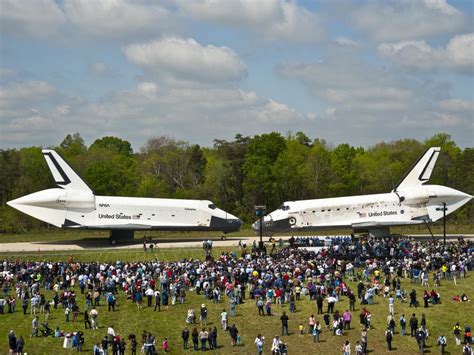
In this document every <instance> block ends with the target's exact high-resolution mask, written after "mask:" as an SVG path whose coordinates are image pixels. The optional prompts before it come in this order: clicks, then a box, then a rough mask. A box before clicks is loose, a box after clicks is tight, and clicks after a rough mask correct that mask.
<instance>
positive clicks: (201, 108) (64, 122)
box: [0, 81, 312, 148]
mask: <svg viewBox="0 0 474 355" xmlns="http://www.w3.org/2000/svg"><path fill="white" fill-rule="evenodd" d="M180 84H181V85H179V86H176V87H174V86H172V85H169V83H166V86H164V85H162V84H159V83H156V82H152V81H143V82H140V83H138V84H137V86H136V87H134V88H132V89H130V90H123V91H117V92H114V93H111V94H109V95H107V96H105V97H103V98H101V99H100V100H95V101H90V102H86V101H84V100H79V99H77V98H68V97H66V96H64V95H61V94H59V93H57V90H55V89H54V88H53V90H55V94H54V95H47V93H48V92H50V90H44V94H41V95H40V96H41V97H42V100H40V102H41V105H40V104H39V101H38V100H36V99H35V98H34V95H33V92H36V93H41V92H42V90H38V89H34V90H31V89H29V90H28V89H27V88H28V87H31V86H32V85H31V83H25V84H23V86H24V88H23V89H21V90H20V89H16V90H15V92H16V94H15V95H10V96H9V97H6V96H5V95H4V96H0V98H1V99H0V123H1V126H2V128H3V129H2V130H1V132H0V142H1V143H0V145H6V146H9V147H16V146H24V145H29V144H38V145H44V146H48V145H51V144H55V143H57V142H59V141H61V139H62V138H64V136H65V135H66V134H68V133H70V132H80V133H81V135H82V136H83V137H84V138H85V139H86V140H89V141H91V140H93V139H96V138H97V137H98V134H99V135H117V136H120V137H123V138H124V139H128V140H130V141H131V142H132V143H133V144H134V145H135V147H136V148H138V147H139V146H141V145H142V144H144V142H145V141H146V139H147V138H149V137H151V136H154V135H161V134H167V135H170V136H174V137H177V138H180V139H185V140H189V141H190V142H195V143H199V144H203V145H210V144H212V140H213V139H214V138H224V139H232V137H234V136H235V134H237V133H242V134H245V135H253V134H259V133H263V132H268V131H273V130H275V131H280V132H282V133H286V132H287V131H288V130H295V131H297V130H304V128H305V127H308V125H309V124H311V122H312V121H310V120H309V119H308V118H307V117H306V116H304V115H302V114H301V113H299V112H298V111H297V110H295V109H294V108H292V107H290V106H288V105H286V104H283V103H280V102H277V101H275V100H271V99H266V98H262V97H260V96H258V95H257V94H256V93H255V92H253V91H244V90H240V89H236V88H233V87H229V86H225V85H224V86H222V85H207V86H203V85H189V86H187V87H186V86H184V85H183V83H180ZM19 86H22V85H19ZM39 86H40V87H41V85H39ZM46 87H49V88H52V87H51V86H50V85H46ZM8 88H12V86H9V87H8ZM8 88H7V87H5V88H3V89H2V91H0V93H4V92H9V90H8ZM26 91H29V93H30V94H28V95H26V94H23V93H22V92H26ZM19 97H22V99H21V100H16V99H15V98H19ZM98 132H99V133H98ZM28 137H29V138H28ZM25 139H29V140H28V141H27V142H26V141H25Z"/></svg>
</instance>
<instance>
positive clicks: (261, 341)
mask: <svg viewBox="0 0 474 355" xmlns="http://www.w3.org/2000/svg"><path fill="white" fill-rule="evenodd" d="M264 341H265V337H264V336H262V334H258V335H257V337H256V338H255V345H256V346H257V354H258V355H262V354H263V345H264Z"/></svg>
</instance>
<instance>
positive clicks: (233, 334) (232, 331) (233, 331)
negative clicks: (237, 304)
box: [229, 324, 239, 346]
mask: <svg viewBox="0 0 474 355" xmlns="http://www.w3.org/2000/svg"><path fill="white" fill-rule="evenodd" d="M229 335H230V338H231V340H232V346H235V345H237V336H238V335H239V331H238V329H237V327H236V326H235V324H233V325H232V327H230V328H229Z"/></svg>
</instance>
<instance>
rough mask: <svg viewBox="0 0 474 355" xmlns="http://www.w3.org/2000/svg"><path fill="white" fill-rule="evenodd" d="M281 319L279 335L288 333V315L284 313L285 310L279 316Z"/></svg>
mask: <svg viewBox="0 0 474 355" xmlns="http://www.w3.org/2000/svg"><path fill="white" fill-rule="evenodd" d="M280 320H281V335H285V333H286V335H288V320H289V318H288V316H287V315H286V312H283V314H282V315H281V317H280Z"/></svg>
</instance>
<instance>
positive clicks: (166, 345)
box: [150, 244, 170, 353]
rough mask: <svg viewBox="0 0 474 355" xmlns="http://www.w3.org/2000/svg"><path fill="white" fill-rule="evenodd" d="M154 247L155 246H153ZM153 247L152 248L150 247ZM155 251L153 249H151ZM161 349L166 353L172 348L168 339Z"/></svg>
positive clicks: (164, 341)
mask: <svg viewBox="0 0 474 355" xmlns="http://www.w3.org/2000/svg"><path fill="white" fill-rule="evenodd" d="M152 245H153V244H152ZM150 247H151V246H150ZM151 250H153V249H151ZM161 348H162V349H163V351H164V352H165V353H166V352H168V350H169V348H170V344H169V342H168V338H165V339H163V343H161Z"/></svg>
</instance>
